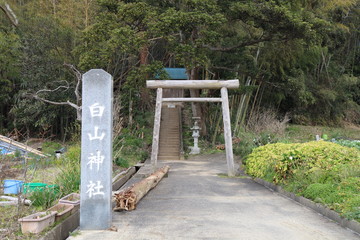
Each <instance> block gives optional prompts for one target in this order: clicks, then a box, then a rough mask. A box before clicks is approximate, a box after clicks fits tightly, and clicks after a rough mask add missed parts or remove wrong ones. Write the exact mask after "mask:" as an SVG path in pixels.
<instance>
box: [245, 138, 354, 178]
mask: <svg viewBox="0 0 360 240" xmlns="http://www.w3.org/2000/svg"><path fill="white" fill-rule="evenodd" d="M344 164H348V165H349V167H356V166H358V165H359V164H360V151H359V150H357V149H354V148H348V147H343V146H340V145H338V144H335V143H331V142H325V141H314V142H308V143H293V144H286V143H275V144H268V145H265V146H261V147H258V148H256V149H254V151H253V152H252V153H251V154H250V155H249V156H248V158H247V173H248V174H250V175H252V176H254V177H259V178H263V177H265V176H268V177H269V176H270V175H272V177H273V178H272V179H269V178H267V180H271V181H275V182H276V183H278V182H283V181H287V179H289V178H291V177H292V175H293V174H294V173H296V172H297V171H299V170H300V169H305V170H307V172H306V174H307V175H309V174H311V173H313V172H315V173H316V172H318V171H321V170H326V171H330V172H331V171H334V172H335V173H336V174H339V173H340V172H341V169H342V170H343V165H344ZM269 173H270V175H269Z"/></svg>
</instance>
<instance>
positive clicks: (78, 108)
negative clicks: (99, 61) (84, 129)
mask: <svg viewBox="0 0 360 240" xmlns="http://www.w3.org/2000/svg"><path fill="white" fill-rule="evenodd" d="M64 66H66V67H68V68H69V69H70V70H71V71H72V73H73V74H74V75H75V77H76V86H75V90H74V93H75V96H76V104H75V103H73V102H70V101H69V100H67V101H66V102H56V101H51V100H48V99H46V98H44V97H41V96H39V95H40V94H42V93H55V92H57V91H59V90H60V89H65V90H67V89H69V88H70V84H69V83H68V82H67V81H65V80H64V81H60V82H63V83H65V85H60V86H58V87H56V88H55V89H40V90H38V91H37V92H36V93H33V94H32V93H28V96H29V97H31V98H34V99H36V100H39V101H42V102H45V103H49V104H53V105H68V106H71V107H73V108H75V110H76V117H77V120H79V121H81V94H80V83H81V80H82V73H81V72H80V71H79V70H77V69H76V67H75V66H74V65H71V64H67V63H64Z"/></svg>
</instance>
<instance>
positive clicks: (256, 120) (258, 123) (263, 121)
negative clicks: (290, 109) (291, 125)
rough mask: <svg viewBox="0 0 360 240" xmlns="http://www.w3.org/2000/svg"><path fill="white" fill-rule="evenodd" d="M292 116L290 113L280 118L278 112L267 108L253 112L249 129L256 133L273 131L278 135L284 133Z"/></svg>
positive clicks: (248, 124)
mask: <svg viewBox="0 0 360 240" xmlns="http://www.w3.org/2000/svg"><path fill="white" fill-rule="evenodd" d="M289 121H290V118H289V116H288V114H285V116H284V117H283V118H282V119H279V118H278V116H277V114H276V112H275V111H274V110H272V109H265V110H261V111H258V112H255V113H253V114H252V115H251V116H250V118H249V119H248V122H247V126H246V128H247V131H251V132H253V133H256V134H260V133H264V132H267V133H273V134H276V135H283V134H284V133H285V129H286V127H287V124H288V122H289Z"/></svg>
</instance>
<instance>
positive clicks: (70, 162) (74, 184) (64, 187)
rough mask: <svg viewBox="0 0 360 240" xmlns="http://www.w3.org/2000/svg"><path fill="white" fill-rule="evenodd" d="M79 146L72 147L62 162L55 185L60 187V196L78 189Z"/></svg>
mask: <svg viewBox="0 0 360 240" xmlns="http://www.w3.org/2000/svg"><path fill="white" fill-rule="evenodd" d="M80 153H81V148H80V146H78V145H76V146H72V147H70V148H69V149H68V151H67V153H66V154H65V156H64V157H62V158H61V159H60V160H62V165H61V166H60V169H61V172H60V173H59V175H58V176H57V177H56V180H55V182H56V184H58V185H59V186H60V194H61V196H65V195H67V194H70V193H72V192H78V191H79V188H80Z"/></svg>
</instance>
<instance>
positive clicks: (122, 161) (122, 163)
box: [114, 157, 130, 168]
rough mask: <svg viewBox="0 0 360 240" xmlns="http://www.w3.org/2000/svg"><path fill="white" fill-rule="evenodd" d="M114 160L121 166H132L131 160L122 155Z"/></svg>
mask: <svg viewBox="0 0 360 240" xmlns="http://www.w3.org/2000/svg"><path fill="white" fill-rule="evenodd" d="M114 162H115V164H116V165H117V166H120V167H124V168H128V167H129V166H130V164H129V161H128V160H126V159H125V158H122V157H118V158H116V159H115V161H114Z"/></svg>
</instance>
